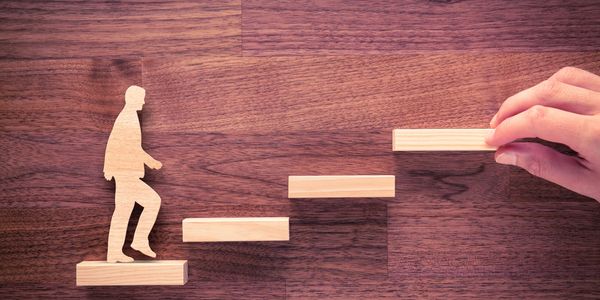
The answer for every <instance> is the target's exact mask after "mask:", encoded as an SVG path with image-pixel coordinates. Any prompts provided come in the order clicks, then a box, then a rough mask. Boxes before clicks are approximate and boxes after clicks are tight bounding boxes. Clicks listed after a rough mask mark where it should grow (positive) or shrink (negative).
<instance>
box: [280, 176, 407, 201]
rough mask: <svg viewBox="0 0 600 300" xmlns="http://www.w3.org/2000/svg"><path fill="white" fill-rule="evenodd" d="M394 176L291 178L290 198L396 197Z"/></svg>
mask: <svg viewBox="0 0 600 300" xmlns="http://www.w3.org/2000/svg"><path fill="white" fill-rule="evenodd" d="M395 179H396V178H395V177H394V175H321V176H289V177H288V198H377V197H384V198H385V197H392V198H393V197H394V196H395V195H396V190H395V188H396V184H395Z"/></svg>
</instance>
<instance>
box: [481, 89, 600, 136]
mask: <svg viewBox="0 0 600 300" xmlns="http://www.w3.org/2000/svg"><path fill="white" fill-rule="evenodd" d="M534 105H543V106H548V107H554V108H558V109H561V110H565V111H570V112H573V113H577V114H582V115H594V114H596V113H598V112H600V92H595V91H593V90H589V89H586V88H582V87H578V86H574V85H570V84H567V83H564V82H561V81H559V80H557V79H555V78H550V79H548V80H546V81H543V82H541V83H539V84H538V85H536V86H534V87H531V88H529V89H526V90H524V91H521V92H519V93H517V94H515V95H513V96H511V97H509V98H508V99H506V101H504V103H502V105H501V106H500V109H499V110H498V113H496V115H495V116H494V118H493V119H492V121H491V122H490V126H491V127H492V128H495V127H496V126H498V124H500V123H502V121H504V120H505V119H506V118H509V117H511V116H514V115H516V114H518V113H520V112H522V111H524V110H526V109H528V108H530V107H532V106H534Z"/></svg>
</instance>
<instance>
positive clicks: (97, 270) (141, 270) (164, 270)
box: [76, 260, 188, 286]
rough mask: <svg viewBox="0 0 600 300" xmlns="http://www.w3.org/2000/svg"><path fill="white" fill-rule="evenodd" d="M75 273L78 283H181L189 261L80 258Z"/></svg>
mask: <svg viewBox="0 0 600 300" xmlns="http://www.w3.org/2000/svg"><path fill="white" fill-rule="evenodd" d="M76 273H77V275H76V276H77V286H98V285H105V286H109V285H184V284H185V283H186V282H187V280H188V264H187V260H136V261H134V262H128V263H112V262H106V261H82V262H80V263H78V264H77V267H76Z"/></svg>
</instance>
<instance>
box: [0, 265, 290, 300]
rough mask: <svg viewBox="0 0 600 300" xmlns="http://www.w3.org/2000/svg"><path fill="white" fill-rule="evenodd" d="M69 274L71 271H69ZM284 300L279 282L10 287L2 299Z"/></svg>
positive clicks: (0, 293) (4, 289)
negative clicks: (23, 296) (21, 297)
mask: <svg viewBox="0 0 600 300" xmlns="http://www.w3.org/2000/svg"><path fill="white" fill-rule="evenodd" d="M72 272H73V273H74V272H75V270H74V269H73V271H72ZM21 295H26V296H25V297H27V298H32V299H56V298H60V299H165V298H172V299H215V300H221V299H224V300H227V299H232V300H235V299H242V298H243V299H285V282H283V281H264V280H263V281H206V280H204V281H201V280H196V281H188V283H187V284H186V285H184V286H128V287H105V286H102V287H79V288H77V287H75V284H74V283H69V284H52V285H49V284H44V283H27V284H18V283H17V284H10V285H6V286H3V287H2V288H0V296H1V297H2V298H3V299H12V298H15V297H16V296H21Z"/></svg>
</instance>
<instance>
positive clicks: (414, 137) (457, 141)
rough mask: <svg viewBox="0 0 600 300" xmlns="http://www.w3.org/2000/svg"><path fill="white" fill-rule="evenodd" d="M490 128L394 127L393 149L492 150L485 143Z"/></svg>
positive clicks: (492, 148) (491, 147) (494, 148)
mask: <svg viewBox="0 0 600 300" xmlns="http://www.w3.org/2000/svg"><path fill="white" fill-rule="evenodd" d="M491 131H492V129H394V132H393V133H392V144H393V146H392V148H393V151H494V150H496V147H493V146H490V145H488V144H486V143H485V137H486V135H487V134H488V133H490V132H491Z"/></svg>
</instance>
